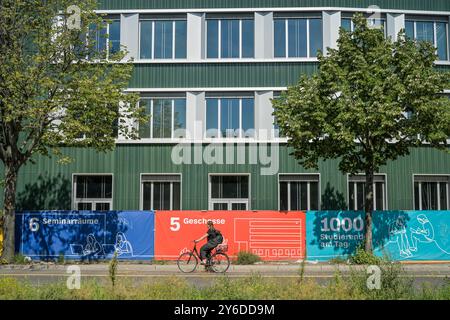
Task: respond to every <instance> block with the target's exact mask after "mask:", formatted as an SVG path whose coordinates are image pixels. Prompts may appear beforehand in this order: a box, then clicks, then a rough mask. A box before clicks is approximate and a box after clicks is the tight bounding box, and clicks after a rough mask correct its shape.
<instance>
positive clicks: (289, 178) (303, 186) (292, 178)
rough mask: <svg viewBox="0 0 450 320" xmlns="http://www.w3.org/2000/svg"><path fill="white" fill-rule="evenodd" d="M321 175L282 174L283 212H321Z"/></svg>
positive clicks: (281, 199)
mask: <svg viewBox="0 0 450 320" xmlns="http://www.w3.org/2000/svg"><path fill="white" fill-rule="evenodd" d="M319 197H320V194H319V175H318V174H311V175H298V174H280V176H279V200H280V203H279V208H280V210H281V211H296V210H319Z"/></svg>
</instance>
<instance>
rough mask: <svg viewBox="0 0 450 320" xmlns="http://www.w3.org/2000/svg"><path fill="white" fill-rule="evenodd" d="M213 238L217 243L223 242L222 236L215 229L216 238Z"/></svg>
mask: <svg viewBox="0 0 450 320" xmlns="http://www.w3.org/2000/svg"><path fill="white" fill-rule="evenodd" d="M215 240H216V241H217V242H218V243H222V242H223V236H222V233H221V232H220V231H219V230H216V238H215Z"/></svg>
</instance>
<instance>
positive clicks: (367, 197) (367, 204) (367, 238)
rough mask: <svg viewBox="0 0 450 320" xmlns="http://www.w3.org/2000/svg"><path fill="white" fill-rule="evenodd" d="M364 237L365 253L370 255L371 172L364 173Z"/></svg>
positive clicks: (371, 247) (371, 248)
mask: <svg viewBox="0 0 450 320" xmlns="http://www.w3.org/2000/svg"><path fill="white" fill-rule="evenodd" d="M365 193H366V194H365V206H364V207H365V208H364V210H365V213H366V221H365V222H366V223H365V229H366V230H365V236H364V249H365V251H366V252H367V253H372V251H373V246H372V238H373V237H372V213H373V170H367V171H366V187H365Z"/></svg>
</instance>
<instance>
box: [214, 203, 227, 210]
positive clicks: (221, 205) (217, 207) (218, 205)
mask: <svg viewBox="0 0 450 320" xmlns="http://www.w3.org/2000/svg"><path fill="white" fill-rule="evenodd" d="M213 210H220V211H227V210H228V203H214V205H213Z"/></svg>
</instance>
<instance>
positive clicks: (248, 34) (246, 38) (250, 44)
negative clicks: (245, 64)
mask: <svg viewBox="0 0 450 320" xmlns="http://www.w3.org/2000/svg"><path fill="white" fill-rule="evenodd" d="M254 48H255V24H254V21H253V20H242V57H243V58H253V57H254Z"/></svg>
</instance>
